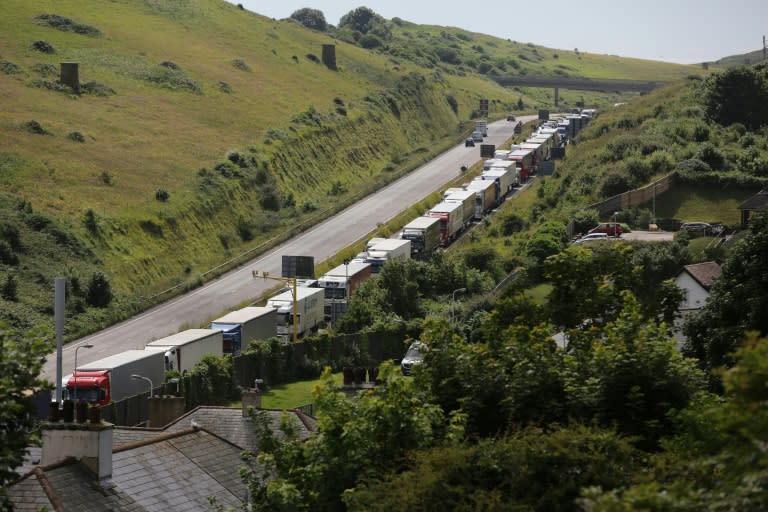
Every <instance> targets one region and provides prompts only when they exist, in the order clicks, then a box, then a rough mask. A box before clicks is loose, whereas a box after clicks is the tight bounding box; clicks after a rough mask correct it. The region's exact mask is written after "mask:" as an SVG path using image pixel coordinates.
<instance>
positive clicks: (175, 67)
mask: <svg viewBox="0 0 768 512" xmlns="http://www.w3.org/2000/svg"><path fill="white" fill-rule="evenodd" d="M160 65H161V66H163V67H164V68H168V69H173V70H177V71H178V70H181V66H179V65H178V64H176V63H175V62H173V61H171V60H164V61H163V62H161V63H160Z"/></svg>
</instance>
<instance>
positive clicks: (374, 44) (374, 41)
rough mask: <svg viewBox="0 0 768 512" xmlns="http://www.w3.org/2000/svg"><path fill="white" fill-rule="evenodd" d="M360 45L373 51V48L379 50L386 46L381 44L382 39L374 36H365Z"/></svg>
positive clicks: (359, 42)
mask: <svg viewBox="0 0 768 512" xmlns="http://www.w3.org/2000/svg"><path fill="white" fill-rule="evenodd" d="M358 44H360V46H362V47H363V48H365V49H366V50H372V49H373V48H379V47H381V46H383V45H384V43H382V42H381V39H379V38H378V37H376V36H374V35H372V34H365V35H364V36H363V37H361V38H360V39H359V40H358Z"/></svg>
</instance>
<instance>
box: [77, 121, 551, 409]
mask: <svg viewBox="0 0 768 512" xmlns="http://www.w3.org/2000/svg"><path fill="white" fill-rule="evenodd" d="M476 127H477V131H478V132H479V133H480V134H482V136H485V135H487V126H486V123H485V121H482V122H478V123H477V124H476ZM561 133H562V132H561V129H560V126H559V125H557V124H552V123H551V122H550V124H544V125H542V126H541V127H540V128H539V130H538V131H537V132H536V133H535V134H533V135H532V136H531V137H530V138H529V139H528V140H527V141H526V142H525V143H522V144H517V145H513V146H512V147H511V148H510V149H509V150H498V151H496V152H495V154H494V158H492V159H489V160H486V161H485V162H484V163H483V171H482V173H481V174H480V175H479V176H478V177H476V178H475V179H474V180H472V181H470V182H468V183H466V184H464V185H463V186H461V187H457V188H450V189H448V190H446V191H445V192H444V195H443V200H442V201H441V202H440V203H439V204H437V205H436V206H434V207H433V208H431V209H430V210H429V211H428V212H426V213H425V214H424V215H423V216H420V217H417V218H415V219H413V220H412V221H411V222H409V223H408V224H406V225H405V226H404V227H403V229H402V230H401V232H400V233H399V236H398V237H397V238H373V239H371V240H370V241H369V242H368V243H367V245H366V250H365V251H364V252H362V253H360V254H358V255H357V256H356V257H355V258H354V259H351V260H350V261H348V262H345V263H344V264H342V265H339V266H337V267H336V268H334V269H332V270H330V271H328V272H327V273H326V274H324V275H323V276H321V277H320V278H319V279H303V280H300V281H297V286H296V289H295V293H296V297H295V299H294V290H291V289H284V290H282V291H280V292H279V293H278V294H276V295H274V296H272V297H270V298H269V299H267V301H266V306H264V307H245V308H242V309H240V310H237V311H232V312H230V313H227V314H226V315H224V316H222V317H221V318H218V319H216V320H214V321H212V322H211V323H210V325H209V328H207V329H187V330H185V331H181V332H179V333H177V334H174V335H171V336H168V337H165V338H162V339H159V340H155V341H152V342H150V343H148V344H147V345H146V346H145V348H144V350H126V351H125V352H122V353H120V354H116V355H113V356H109V357H106V358H104V359H101V360H98V361H94V362H91V363H87V364H83V365H78V366H77V367H76V368H75V370H74V371H73V373H72V374H71V375H68V376H66V377H65V378H64V381H63V382H62V386H63V389H64V398H65V399H77V400H86V401H88V402H91V403H94V404H98V405H104V404H107V403H109V402H110V401H113V400H114V401H117V400H121V399H123V398H126V397H128V396H133V395H136V394H139V393H141V392H143V391H146V389H147V381H149V382H151V383H152V386H156V385H160V384H161V383H162V382H164V381H165V375H166V372H168V371H178V372H185V371H190V370H191V369H192V368H194V367H195V365H197V364H198V363H199V362H200V361H201V360H202V359H203V357H204V356H205V355H208V354H212V355H217V356H221V355H223V354H234V355H237V354H240V353H241V352H243V351H245V350H246V349H247V348H248V346H249V345H250V344H251V343H252V342H254V341H256V340H263V339H268V338H272V337H275V336H277V337H279V338H281V339H283V340H285V341H288V340H290V339H291V335H292V331H293V325H294V311H296V314H297V318H296V324H297V332H298V336H299V337H304V336H306V335H308V334H310V333H313V332H315V331H317V330H318V329H319V328H320V327H321V326H323V325H324V324H326V323H329V322H330V323H333V322H335V321H336V320H337V319H338V318H339V317H341V316H342V315H343V314H344V313H346V311H347V305H348V301H349V298H350V297H351V296H352V294H354V292H355V291H356V289H357V288H358V287H359V286H360V284H362V283H363V282H364V281H365V280H366V279H368V278H369V277H371V276H373V275H376V274H378V273H379V272H380V271H381V268H382V267H383V266H384V265H385V264H386V263H387V262H389V261H393V260H407V259H410V258H412V257H413V258H419V259H426V258H428V257H429V255H430V254H432V253H433V252H434V251H435V250H437V249H438V248H441V247H447V246H448V245H450V244H451V243H452V242H453V241H454V240H456V238H457V237H458V236H459V235H460V234H461V233H462V232H463V231H464V230H465V229H467V228H468V227H469V226H470V225H471V224H472V222H473V221H476V220H480V219H482V218H483V216H484V215H486V214H487V213H488V212H490V211H491V210H492V209H494V208H496V207H497V206H498V205H499V204H501V203H502V202H503V201H504V200H505V198H506V197H507V195H508V194H509V193H510V192H511V191H512V190H513V189H514V187H517V186H520V185H521V184H523V183H524V182H525V181H527V180H528V179H529V177H530V176H531V175H532V174H535V173H536V171H537V168H538V165H539V164H540V162H542V161H544V160H548V159H549V158H550V157H551V149H552V148H553V147H556V146H559V145H560V144H561V140H562V137H561ZM294 300H295V302H296V304H295V307H294Z"/></svg>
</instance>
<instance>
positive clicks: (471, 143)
mask: <svg viewBox="0 0 768 512" xmlns="http://www.w3.org/2000/svg"><path fill="white" fill-rule="evenodd" d="M464 147H465V148H473V147H475V141H474V139H472V137H470V138H468V139H467V140H465V141H464Z"/></svg>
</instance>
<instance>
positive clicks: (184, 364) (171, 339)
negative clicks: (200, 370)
mask: <svg viewBox="0 0 768 512" xmlns="http://www.w3.org/2000/svg"><path fill="white" fill-rule="evenodd" d="M223 340H224V337H223V335H222V331H219V330H213V329H187V330H186V331H181V332H179V333H176V334H173V335H171V336H166V337H165V338H161V339H159V340H155V341H151V342H149V343H147V345H146V346H145V347H144V350H159V351H161V352H162V353H163V355H164V357H165V371H170V370H176V371H178V372H182V373H183V372H188V371H192V369H193V368H194V367H195V365H197V363H199V362H200V361H202V360H203V357H205V356H206V355H208V354H210V355H213V356H221V355H222V354H223V353H224V347H223Z"/></svg>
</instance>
